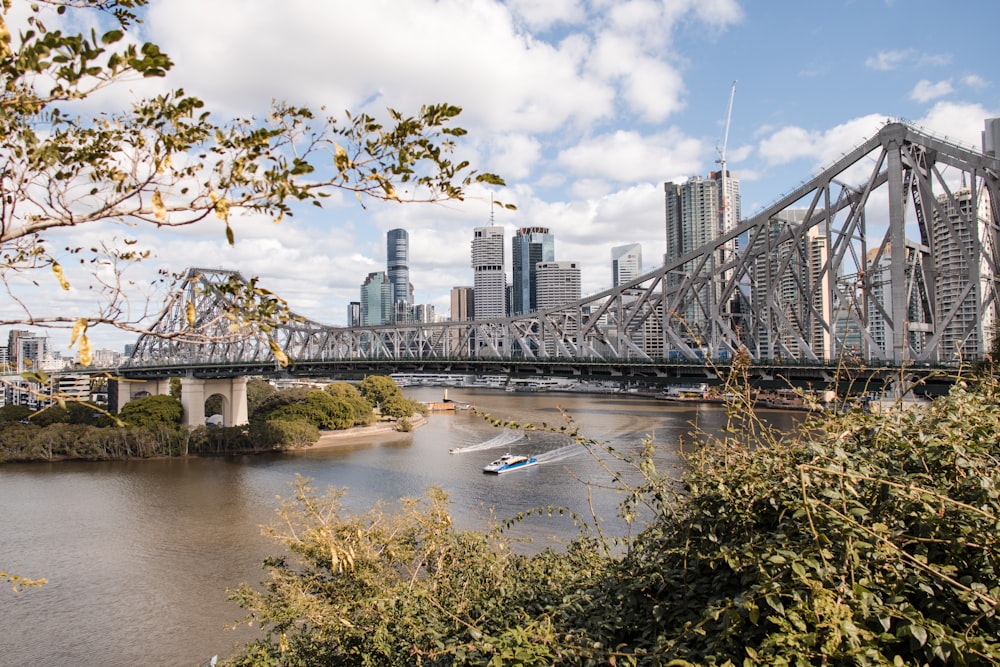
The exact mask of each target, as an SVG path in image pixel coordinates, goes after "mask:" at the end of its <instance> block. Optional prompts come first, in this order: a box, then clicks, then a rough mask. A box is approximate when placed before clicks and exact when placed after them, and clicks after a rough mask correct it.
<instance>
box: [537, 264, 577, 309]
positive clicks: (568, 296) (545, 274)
mask: <svg viewBox="0 0 1000 667" xmlns="http://www.w3.org/2000/svg"><path fill="white" fill-rule="evenodd" d="M536 268H537V272H538V294H537V298H538V309H539V310H548V309H550V308H559V307H561V306H565V305H566V304H570V303H573V302H574V301H579V300H580V284H581V281H580V262H571V261H561V262H539V263H538V265H537V267H536Z"/></svg>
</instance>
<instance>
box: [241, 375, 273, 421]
mask: <svg viewBox="0 0 1000 667" xmlns="http://www.w3.org/2000/svg"><path fill="white" fill-rule="evenodd" d="M276 391H277V389H275V388H274V385H272V384H271V383H270V382H268V381H267V380H262V379H261V378H250V379H248V380H247V415H249V416H250V417H253V414H254V413H255V412H257V408H259V407H260V405H261V404H262V403H263V402H264V400H265V399H266V398H267V397H268V396H270V395H271V394H273V393H274V392H276Z"/></svg>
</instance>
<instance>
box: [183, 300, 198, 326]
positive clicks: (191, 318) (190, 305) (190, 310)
mask: <svg viewBox="0 0 1000 667" xmlns="http://www.w3.org/2000/svg"><path fill="white" fill-rule="evenodd" d="M185 311H186V316H187V321H188V326H192V327H193V326H194V322H195V318H196V317H197V313H196V312H195V309H194V302H192V301H188V302H187V307H186V308H185Z"/></svg>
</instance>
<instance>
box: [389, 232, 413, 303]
mask: <svg viewBox="0 0 1000 667" xmlns="http://www.w3.org/2000/svg"><path fill="white" fill-rule="evenodd" d="M385 240H386V243H385V263H386V275H387V276H388V278H389V283H390V284H391V285H392V297H391V300H392V312H393V317H394V319H396V320H405V319H406V317H405V315H406V313H407V309H408V307H409V306H411V305H413V302H412V299H411V297H410V266H409V264H408V262H409V258H410V235H409V234H408V233H407V231H406V230H405V229H390V230H389V232H388V233H387V234H386V237H385Z"/></svg>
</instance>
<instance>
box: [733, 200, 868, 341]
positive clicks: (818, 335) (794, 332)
mask: <svg viewBox="0 0 1000 667" xmlns="http://www.w3.org/2000/svg"><path fill="white" fill-rule="evenodd" d="M806 213H807V211H806V210H805V209H787V210H785V211H782V212H781V213H780V214H779V215H778V216H775V217H774V218H772V219H771V220H770V221H769V224H768V238H765V237H763V236H762V237H761V238H760V239H758V241H757V243H758V245H759V246H760V248H763V247H764V246H765V245H766V244H769V243H772V242H773V241H774V240H775V239H776V238H778V237H779V236H781V235H782V234H784V233H785V232H787V231H788V230H789V229H795V228H801V227H802V224H803V222H804V220H805V216H806ZM754 256H755V257H756V259H755V260H754V266H753V278H754V279H753V280H752V281H751V283H752V287H751V294H750V297H751V299H752V301H753V303H754V308H755V309H756V310H757V313H758V315H759V317H760V328H759V330H758V331H757V336H756V340H757V345H758V349H757V350H755V353H756V354H758V355H759V356H760V357H762V358H765V359H789V358H792V359H801V358H802V356H803V352H804V350H803V349H802V345H801V343H800V337H799V335H798V332H799V331H802V332H803V333H805V344H806V346H808V348H809V349H810V350H811V351H813V352H815V353H816V355H817V356H818V357H819V358H820V359H823V358H828V355H830V354H832V353H834V352H835V350H834V348H833V345H832V341H831V332H830V331H829V329H828V327H826V326H824V325H825V323H827V322H829V321H831V319H833V307H834V304H832V303H830V299H829V294H830V284H829V275H828V273H826V272H825V271H824V268H825V267H827V266H828V265H829V261H828V260H829V253H828V250H827V243H826V234H825V228H822V227H819V226H814V227H811V228H809V229H808V230H806V232H805V234H804V235H803V236H801V237H799V238H798V239H797V240H796V239H789V240H788V241H786V242H784V243H781V244H779V245H778V246H777V247H776V248H773V250H772V251H771V252H764V251H763V250H762V249H761V250H758V251H756V252H754ZM845 321H846V320H845ZM841 333H842V335H841V340H844V339H845V337H847V336H849V332H848V331H847V330H846V329H845V330H844V331H843V332H841ZM772 334H773V335H772ZM849 340H850V341H851V343H850V344H852V345H853V340H854V339H853V338H850V339H849ZM845 345H846V343H845Z"/></svg>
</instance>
